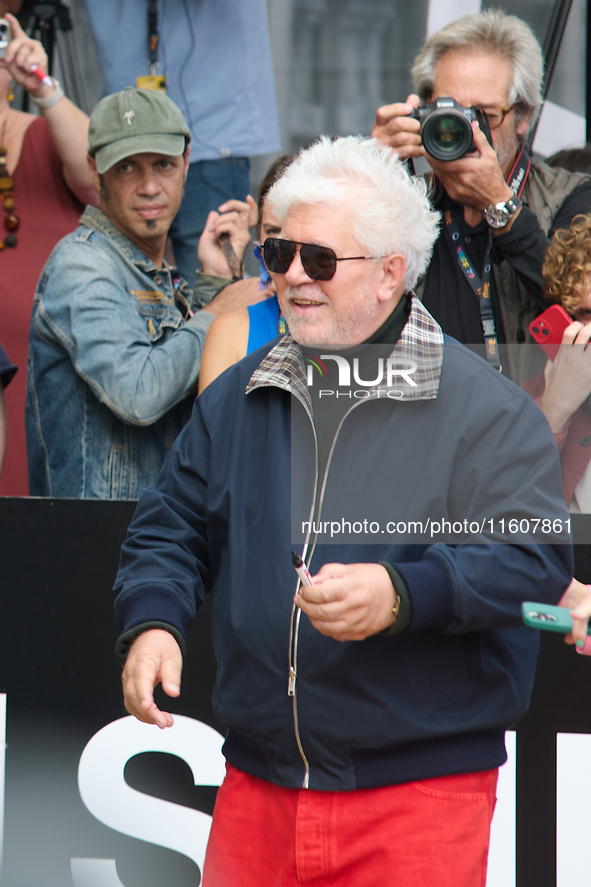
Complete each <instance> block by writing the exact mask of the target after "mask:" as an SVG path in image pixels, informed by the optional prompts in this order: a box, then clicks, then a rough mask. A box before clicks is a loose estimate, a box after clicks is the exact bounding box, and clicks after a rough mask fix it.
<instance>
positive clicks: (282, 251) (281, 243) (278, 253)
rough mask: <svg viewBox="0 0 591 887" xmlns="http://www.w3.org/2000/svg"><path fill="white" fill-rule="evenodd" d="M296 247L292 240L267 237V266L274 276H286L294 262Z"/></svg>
mask: <svg viewBox="0 0 591 887" xmlns="http://www.w3.org/2000/svg"><path fill="white" fill-rule="evenodd" d="M295 253H296V245H295V243H293V241H291V240H279V238H277V237H267V239H266V240H265V242H264V244H263V255H264V258H265V265H266V266H267V268H268V269H269V271H272V272H273V273H274V274H285V273H286V272H287V270H288V268H289V266H290V265H291V263H292V262H293V259H294V256H295Z"/></svg>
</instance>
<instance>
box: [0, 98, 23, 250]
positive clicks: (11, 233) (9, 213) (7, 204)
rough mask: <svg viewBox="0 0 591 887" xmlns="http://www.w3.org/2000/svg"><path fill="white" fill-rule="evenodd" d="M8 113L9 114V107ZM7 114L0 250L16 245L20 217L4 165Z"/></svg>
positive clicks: (0, 152) (0, 177)
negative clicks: (3, 229)
mask: <svg viewBox="0 0 591 887" xmlns="http://www.w3.org/2000/svg"><path fill="white" fill-rule="evenodd" d="M8 114H10V109H9V111H8ZM8 114H7V115H6V120H5V121H4V126H3V128H2V144H0V199H1V200H2V209H3V210H4V212H5V216H4V228H5V229H6V231H7V232H8V233H7V234H6V235H5V237H4V239H3V240H0V251H2V250H3V249H4V248H5V247H7V246H8V247H14V246H16V245H17V243H18V240H17V237H16V234H15V232H16V231H18V229H19V226H20V219H19V218H18V216H15V214H14V181H13V179H12V177H11V176H10V175H9V174H8V168H7V166H6V160H7V156H6V155H7V154H8V151H7V150H6V147H5V145H4V140H5V137H6V124H7V123H8Z"/></svg>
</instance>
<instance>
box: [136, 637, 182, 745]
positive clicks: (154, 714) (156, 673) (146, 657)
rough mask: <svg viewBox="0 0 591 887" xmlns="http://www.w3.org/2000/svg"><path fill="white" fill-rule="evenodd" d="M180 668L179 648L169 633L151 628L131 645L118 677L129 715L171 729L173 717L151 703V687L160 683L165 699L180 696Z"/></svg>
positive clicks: (152, 695) (161, 727)
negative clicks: (121, 672)
mask: <svg viewBox="0 0 591 887" xmlns="http://www.w3.org/2000/svg"><path fill="white" fill-rule="evenodd" d="M182 667H183V657H182V654H181V651H180V647H179V645H178V644H177V642H176V641H175V639H174V637H173V636H172V635H171V634H170V632H168V631H164V630H163V629H160V628H151V629H148V631H144V632H143V633H142V634H140V635H139V636H138V637H137V638H136V639H135V641H134V642H133V644H132V645H131V648H130V650H129V654H128V656H127V661H126V662H125V668H124V669H123V675H122V678H121V680H122V683H123V699H124V702H125V708H126V709H127V711H128V712H129V714H130V715H133V716H134V717H136V718H137V719H138V720H139V721H144V722H145V723H146V724H156V726H158V727H160V729H161V730H164V728H165V727H172V725H173V723H174V720H173V717H172V715H171V714H169V713H168V712H165V711H160V709H159V708H158V706H157V705H156V703H155V702H154V687H155V686H156V685H157V684H160V683H161V684H162V689H163V690H164V692H165V693H166V694H167V695H168V696H180V693H181V671H182Z"/></svg>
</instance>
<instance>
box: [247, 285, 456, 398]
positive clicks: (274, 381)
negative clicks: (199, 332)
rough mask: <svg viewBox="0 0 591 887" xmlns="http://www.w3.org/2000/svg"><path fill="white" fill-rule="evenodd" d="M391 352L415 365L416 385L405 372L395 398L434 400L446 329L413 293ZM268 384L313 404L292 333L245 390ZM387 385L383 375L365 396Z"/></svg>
mask: <svg viewBox="0 0 591 887" xmlns="http://www.w3.org/2000/svg"><path fill="white" fill-rule="evenodd" d="M392 356H393V357H395V358H396V361H397V363H398V362H400V363H401V365H402V366H408V364H409V362H410V363H411V364H414V365H415V366H416V371H415V373H414V374H413V381H415V382H416V385H415V386H411V385H410V384H409V383H408V381H407V380H406V379H405V378H404V376H401V377H399V378H398V379H397V381H396V387H397V389H399V390H401V391H402V394H403V396H402V397H400V398H396V400H402V401H408V400H433V399H435V398H436V397H437V392H438V390H439V379H440V376H441V364H442V361H443V331H442V329H441V327H440V326H439V324H438V323H437V322H436V321H435V320H434V319H433V317H431V315H430V314H429V312H428V311H427V309H426V308H424V307H423V305H422V303H421V301H420V300H419V299H418V298H417V297H416V296H415V295H414V293H413V297H412V301H411V308H410V316H409V318H408V320H407V322H406V324H405V326H404V329H403V330H402V334H401V336H400V339H399V340H398V342H397V343H396V345H395V346H394V348H393V349H392ZM268 387H275V388H283V389H284V390H285V391H289V392H290V393H293V394H295V395H296V397H298V399H299V400H301V401H302V403H305V404H306V405H308V406H310V403H311V400H310V393H309V391H308V386H307V384H306V367H305V364H304V358H303V355H302V351H301V349H300V347H299V345H298V344H297V342H295V341H294V339H293V338H292V337H291V336H290V335H289V333H288V334H287V335H285V336H283V338H282V339H280V341H279V342H278V343H277V345H275V346H274V347H273V348H272V349H271V350H270V351H269V353H268V354H267V355H266V356H265V357H264V358H263V360H262V361H261V363H260V364H259V366H258V367H257V368H256V370H255V371H254V373H253V374H252V376H251V377H250V379H249V381H248V384H247V386H246V390H245V393H246V394H249V393H250V392H251V391H254V390H255V389H256V388H268ZM388 387H389V386H388V385H387V384H386V380H385V379H384V380H383V381H382V382H381V383H380V384H379V385H377V386H375V387H374V388H371V389H369V390H370V397H369V398H366V399H367V400H373V399H376V398H378V397H379V396H380V392H381V391H387V390H388Z"/></svg>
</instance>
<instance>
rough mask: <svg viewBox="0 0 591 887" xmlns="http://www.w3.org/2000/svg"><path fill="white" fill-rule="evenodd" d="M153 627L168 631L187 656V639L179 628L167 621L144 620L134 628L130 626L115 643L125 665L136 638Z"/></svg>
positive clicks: (119, 658)
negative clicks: (185, 639)
mask: <svg viewBox="0 0 591 887" xmlns="http://www.w3.org/2000/svg"><path fill="white" fill-rule="evenodd" d="M151 628H161V629H163V630H164V631H168V632H169V633H170V634H171V635H172V636H173V638H174V639H175V641H176V642H177V644H178V645H179V647H180V648H181V653H182V654H183V659H184V658H185V652H186V647H185V641H184V638H183V636H182V634H181V633H180V631H178V629H176V628H175V627H174V626H173V625H169V624H168V623H167V622H142V623H141V624H140V625H136V626H134V628H130V629H129V631H125V632H124V633H123V634H122V635H121V636H120V637H119V639H118V641H117V643H116V644H115V656H116V657H117V659H118V660H119V662H120V663H121V664H122V665H125V660H126V659H127V654H128V653H129V648H130V647H131V645H132V644H133V642H134V641H135V639H136V638H137V637H138V636H139V635H140V634H143V633H144V631H149V630H150V629H151Z"/></svg>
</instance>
